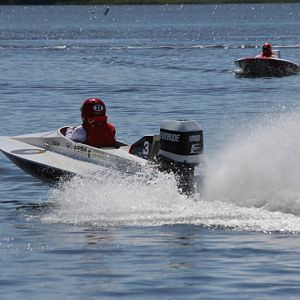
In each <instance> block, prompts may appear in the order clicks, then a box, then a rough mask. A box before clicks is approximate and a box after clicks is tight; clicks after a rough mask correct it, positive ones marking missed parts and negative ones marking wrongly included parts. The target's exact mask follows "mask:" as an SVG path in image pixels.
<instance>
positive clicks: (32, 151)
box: [11, 149, 46, 155]
mask: <svg viewBox="0 0 300 300" xmlns="http://www.w3.org/2000/svg"><path fill="white" fill-rule="evenodd" d="M44 152H46V150H44V149H18V150H13V151H11V153H13V154H23V155H31V154H41V153H44Z"/></svg>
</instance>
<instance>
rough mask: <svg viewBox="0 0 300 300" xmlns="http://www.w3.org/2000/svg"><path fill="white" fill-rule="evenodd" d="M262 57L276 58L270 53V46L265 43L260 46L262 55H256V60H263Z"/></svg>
mask: <svg viewBox="0 0 300 300" xmlns="http://www.w3.org/2000/svg"><path fill="white" fill-rule="evenodd" d="M264 57H270V58H273V57H276V55H275V54H274V53H273V51H272V45H271V44H269V43H265V44H264V45H263V46H262V53H261V54H258V55H256V58H264Z"/></svg>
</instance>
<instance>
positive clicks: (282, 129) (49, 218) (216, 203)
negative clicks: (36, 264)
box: [43, 113, 300, 232]
mask: <svg viewBox="0 0 300 300" xmlns="http://www.w3.org/2000/svg"><path fill="white" fill-rule="evenodd" d="M299 128H300V114H296V113H295V114H289V115H284V116H280V118H278V119H276V120H265V121H263V122H261V124H259V125H256V126H255V127H253V128H252V129H250V130H249V131H247V132H243V133H240V134H239V135H237V136H235V137H234V139H233V140H232V141H229V142H228V145H227V146H226V147H223V148H222V150H221V151H220V153H218V154H217V155H216V157H214V158H213V159H210V160H209V161H208V162H207V177H206V181H205V192H204V194H203V195H201V196H200V195H198V194H197V195H195V196H193V197H187V196H185V195H182V194H180V193H178V191H177V186H176V181H175V179H174V178H173V177H172V176H171V175H167V174H160V173H159V174H154V175H153V174H152V173H149V171H145V173H141V174H137V175H134V176H120V174H116V173H113V172H108V173H106V174H99V177H98V178H95V179H93V180H92V179H88V178H79V177H76V178H73V179H72V180H71V181H69V182H65V183H63V184H62V185H61V186H60V187H59V188H56V189H53V190H51V192H50V194H49V201H51V202H52V203H54V204H55V208H54V209H53V210H51V211H50V212H48V213H47V214H46V215H44V216H43V221H44V222H50V223H69V224H77V225H83V224H88V225H95V226H160V225H164V224H194V225H201V226H204V227H221V228H230V229H233V230H250V231H263V232H264V231H267V232H269V231H280V232H300V217H299V216H300V184H299V182H300V151H299V149H300V131H299Z"/></svg>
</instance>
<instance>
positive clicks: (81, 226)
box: [0, 4, 300, 300]
mask: <svg viewBox="0 0 300 300" xmlns="http://www.w3.org/2000/svg"><path fill="white" fill-rule="evenodd" d="M0 9H1V11H0V28H1V31H0V57H1V72H0V88H1V99H0V120H1V127H0V135H17V134H23V133H30V132H40V131H48V130H54V129H56V128H58V127H61V126H64V125H71V124H74V125H76V124H80V112H79V109H80V104H81V102H82V101H83V100H85V99H86V98H89V97H100V98H102V99H103V100H104V101H105V102H106V104H107V108H108V115H109V120H110V121H111V122H112V123H114V124H115V126H116V128H117V136H118V138H119V139H120V140H124V141H126V142H129V143H132V142H134V141H136V140H138V139H139V138H140V137H141V136H143V135H145V134H149V133H158V132H159V122H160V121H161V120H163V119H172V118H175V119H194V120H196V121H198V122H199V123H200V124H201V126H202V128H203V130H204V139H205V159H206V174H207V177H206V185H205V189H204V191H203V192H202V193H201V194H200V195H195V196H193V197H189V198H187V197H185V196H183V195H180V194H178V192H177V189H176V186H175V183H174V180H173V179H172V178H169V177H166V176H161V178H160V177H159V178H158V180H157V183H156V184H155V185H149V184H148V183H147V181H146V180H141V178H135V177H134V176H133V177H130V178H119V177H118V176H117V175H116V174H114V173H113V172H111V173H110V174H106V176H105V177H104V178H102V180H101V184H100V181H99V180H97V178H95V179H94V180H91V179H89V180H87V179H79V178H74V179H73V180H71V181H70V182H63V183H61V185H60V186H59V187H57V188H53V187H49V186H47V185H45V184H44V183H41V182H39V181H38V180H36V179H34V178H32V177H31V176H29V175H27V174H25V173H23V172H22V171H21V170H19V169H18V168H17V167H16V166H14V165H13V164H12V163H11V162H9V161H8V160H7V159H6V158H5V157H4V156H3V155H2V154H1V156H0V178H1V180H0V181H1V182H0V224H1V227H0V266H1V274H0V287H1V289H0V298H1V299H5V300H8V299H49V300H50V299H54V298H56V299H116V298H118V299H119V298H123V299H283V298H285V299H298V297H299V294H300V239H299V237H300V235H299V233H300V184H299V180H300V166H299V162H300V153H299V147H300V132H299V128H300V111H299V107H300V85H299V81H300V77H299V76H297V75H296V76H289V77H283V78H237V77H236V76H235V75H234V69H235V65H234V60H235V59H237V58H240V57H244V56H252V55H255V54H257V53H259V52H260V47H261V45H262V44H263V43H265V42H271V43H272V45H273V47H274V49H276V50H279V51H280V52H281V57H282V58H286V59H289V60H292V61H295V62H300V50H299V47H300V5H299V4H285V5H283V4H277V5H271V4H263V5H262V4H256V5H203V6H202V5H183V6H172V5H165V6H111V7H109V10H108V13H107V14H106V15H105V11H106V9H107V7H105V6H96V7H95V6H78V7H76V6H60V7H55V6H43V7H39V6H36V7H33V6H26V7H23V6H18V7H17V6H0Z"/></svg>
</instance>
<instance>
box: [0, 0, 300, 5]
mask: <svg viewBox="0 0 300 300" xmlns="http://www.w3.org/2000/svg"><path fill="white" fill-rule="evenodd" d="M246 3H282V4H287V3H300V0H288V1H284V0H85V1H83V0H0V5H143V4H144V5H147V4H160V5H165V4H175V5H182V4H246Z"/></svg>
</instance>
